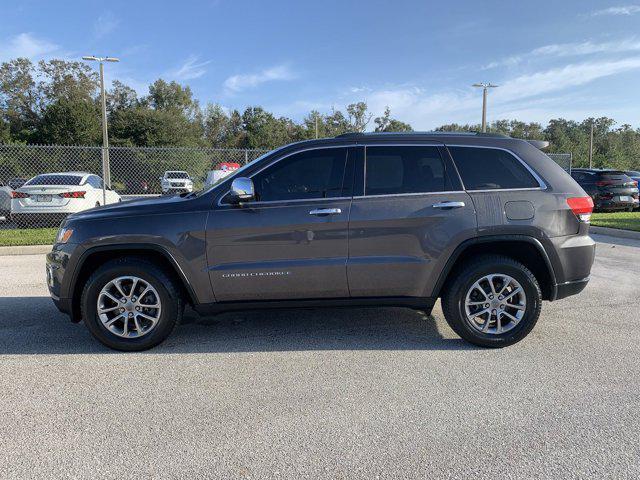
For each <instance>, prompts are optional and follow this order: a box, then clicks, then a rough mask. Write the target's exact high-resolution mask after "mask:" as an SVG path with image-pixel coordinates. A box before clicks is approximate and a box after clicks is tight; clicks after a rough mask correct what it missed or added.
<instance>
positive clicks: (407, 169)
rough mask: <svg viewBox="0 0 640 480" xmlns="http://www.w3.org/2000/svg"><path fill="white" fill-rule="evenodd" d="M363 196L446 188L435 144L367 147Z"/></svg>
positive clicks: (437, 190)
mask: <svg viewBox="0 0 640 480" xmlns="http://www.w3.org/2000/svg"><path fill="white" fill-rule="evenodd" d="M365 172H366V173H365V195H393V194H399V193H428V192H442V191H445V190H449V189H450V187H449V186H448V182H447V175H446V171H445V167H444V164H443V162H442V158H440V152H439V151H438V148H437V147H429V146H426V147H423V146H415V147H411V146H406V147H400V146H399V147H382V146H381V147H367V150H366V170H365Z"/></svg>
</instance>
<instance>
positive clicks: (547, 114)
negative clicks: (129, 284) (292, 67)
mask: <svg viewBox="0 0 640 480" xmlns="http://www.w3.org/2000/svg"><path fill="white" fill-rule="evenodd" d="M634 70H640V56H635V57H630V58H625V59H621V60H612V61H591V62H582V63H575V64H569V65H565V66H563V67H558V68H551V69H547V70H544V71H539V72H536V73H532V74H522V75H518V76H515V77H511V78H507V79H505V80H504V81H502V82H498V83H499V85H500V87H499V88H497V89H494V90H492V91H491V93H490V97H489V104H490V109H489V115H490V120H491V119H496V118H519V119H522V120H527V121H539V122H546V121H548V120H549V118H553V117H560V116H562V117H565V118H567V117H568V118H580V117H579V115H578V114H579V113H581V112H588V110H589V109H590V108H591V110H598V111H602V110H603V109H602V108H597V107H598V105H602V102H595V103H592V104H588V103H589V102H586V101H585V99H584V94H581V95H583V96H582V97H580V98H576V95H578V91H577V90H576V89H577V88H578V87H580V86H583V85H586V84H588V83H590V82H593V81H595V80H598V79H600V78H605V77H609V76H614V75H617V74H621V73H625V72H629V71H634ZM364 91H366V92H367V93H366V94H364V96H363V92H364ZM340 98H341V99H342V101H341V102H340V106H341V108H344V105H346V104H349V103H352V102H355V101H362V100H364V101H366V102H367V104H368V106H369V110H370V111H371V113H372V114H373V116H374V117H375V116H379V115H381V114H382V113H383V112H384V109H385V107H387V106H389V107H390V109H391V115H392V116H393V117H394V118H398V119H399V120H402V121H405V122H408V123H410V124H411V125H412V126H413V128H415V129H417V130H430V129H433V128H435V127H437V126H439V125H443V124H446V123H453V122H457V123H478V122H479V120H480V118H479V116H480V105H481V101H482V100H481V98H482V97H481V95H480V92H478V91H477V90H475V89H472V88H471V87H468V88H464V89H460V90H448V91H442V92H433V91H430V90H428V89H427V88H423V87H421V86H415V85H414V86H407V85H401V86H391V87H386V88H377V89H376V88H369V87H366V88H362V89H360V88H359V89H357V91H352V89H347V90H346V91H345V92H343V95H341V96H340ZM588 98H593V94H592V93H590V94H589V95H588V96H587V99H588ZM323 103H324V104H328V105H331V104H332V102H331V101H325V102H323ZM305 106H306V103H305V102H300V101H298V102H294V103H293V104H290V110H289V111H288V113H289V114H293V115H295V114H296V110H297V113H298V114H306V113H307V112H308V110H306V109H305V108H304V107H305ZM605 110H606V109H605ZM323 111H327V109H324V110H323ZM605 113H606V112H605ZM612 113H613V110H612ZM612 113H611V114H612ZM620 113H621V115H620V116H621V118H630V117H631V116H632V115H631V114H630V113H629V112H622V111H620ZM574 114H575V116H572V115H574ZM611 114H609V115H611ZM585 116H588V115H585Z"/></svg>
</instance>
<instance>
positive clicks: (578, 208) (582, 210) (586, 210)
mask: <svg viewBox="0 0 640 480" xmlns="http://www.w3.org/2000/svg"><path fill="white" fill-rule="evenodd" d="M567 204H568V205H569V208H571V210H572V211H573V213H574V214H575V216H576V217H578V220H580V221H581V222H584V223H589V222H590V221H591V212H593V199H592V198H591V197H571V198H567Z"/></svg>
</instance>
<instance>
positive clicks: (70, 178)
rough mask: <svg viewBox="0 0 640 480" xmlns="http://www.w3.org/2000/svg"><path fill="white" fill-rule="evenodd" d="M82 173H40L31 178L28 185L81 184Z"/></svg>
mask: <svg viewBox="0 0 640 480" xmlns="http://www.w3.org/2000/svg"><path fill="white" fill-rule="evenodd" d="M81 180H82V177H81V176H80V175H38V176H36V177H33V178H32V179H31V180H29V181H28V182H27V183H25V186H26V185H80V181H81Z"/></svg>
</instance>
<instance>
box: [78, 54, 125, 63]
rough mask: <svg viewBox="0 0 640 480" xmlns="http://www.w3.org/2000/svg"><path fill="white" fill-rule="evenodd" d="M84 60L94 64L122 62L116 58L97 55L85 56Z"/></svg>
mask: <svg viewBox="0 0 640 480" xmlns="http://www.w3.org/2000/svg"><path fill="white" fill-rule="evenodd" d="M82 59H83V60H89V61H92V62H119V61H120V60H119V59H117V58H116V57H96V56H95V55H85V56H84V57H82Z"/></svg>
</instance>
